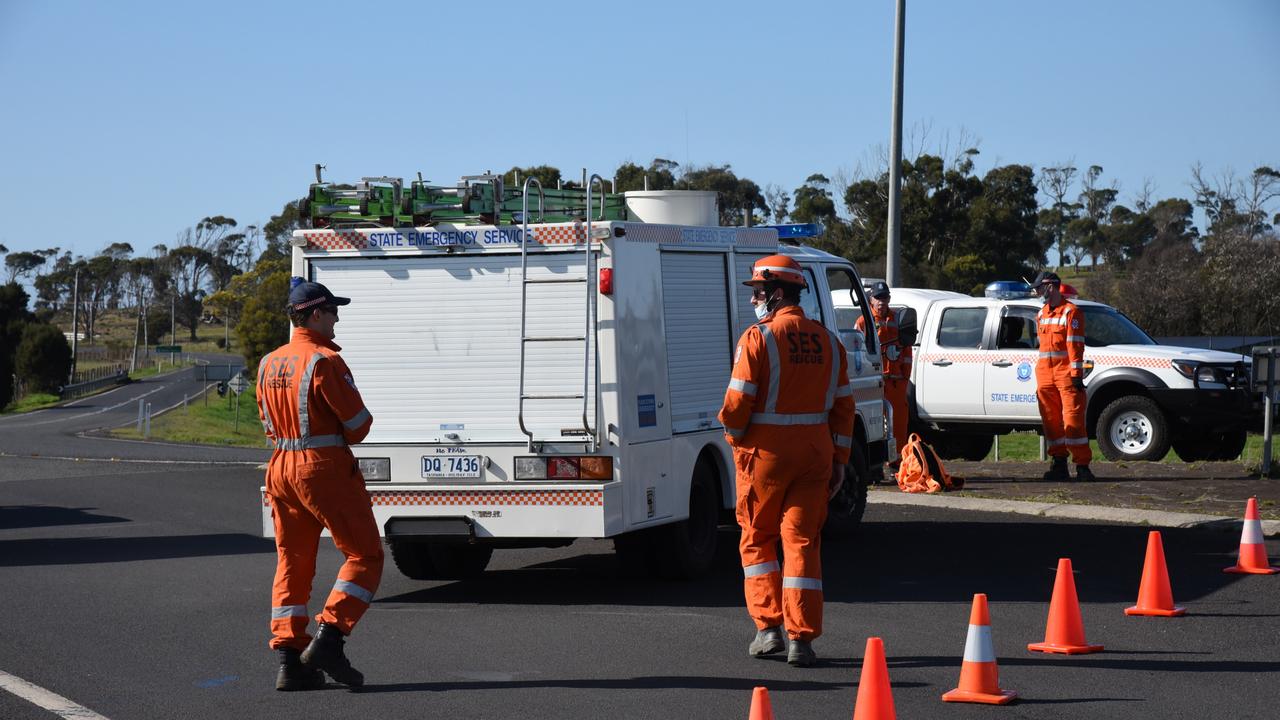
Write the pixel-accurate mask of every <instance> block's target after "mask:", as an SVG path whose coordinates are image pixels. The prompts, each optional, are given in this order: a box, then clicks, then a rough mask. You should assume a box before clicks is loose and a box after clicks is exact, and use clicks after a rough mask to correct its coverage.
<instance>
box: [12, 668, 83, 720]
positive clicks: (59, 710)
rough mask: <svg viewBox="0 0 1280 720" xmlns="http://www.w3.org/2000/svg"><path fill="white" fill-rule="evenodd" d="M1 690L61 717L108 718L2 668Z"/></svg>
mask: <svg viewBox="0 0 1280 720" xmlns="http://www.w3.org/2000/svg"><path fill="white" fill-rule="evenodd" d="M0 690H8V691H9V692H11V693H13V694H14V695H17V696H18V697H20V698H22V699H23V700H26V701H27V702H29V703H32V704H33V705H38V706H39V707H42V708H44V709H45V710H48V711H49V712H51V713H54V714H55V715H58V716H59V717H64V718H75V720H108V718H106V717H105V716H102V715H99V714H98V713H96V712H94V711H92V710H90V709H89V708H87V707H85V706H83V705H77V704H76V703H73V702H71V701H70V700H68V699H66V698H64V697H62V696H61V695H59V694H57V693H55V692H51V691H49V690H45V689H44V688H42V687H40V686H39V685H35V684H32V683H29V682H27V681H26V680H23V679H22V678H20V677H18V676H16V675H10V674H9V673H7V672H5V671H3V670H0Z"/></svg>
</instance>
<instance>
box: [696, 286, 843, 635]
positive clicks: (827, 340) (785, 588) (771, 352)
mask: <svg viewBox="0 0 1280 720" xmlns="http://www.w3.org/2000/svg"><path fill="white" fill-rule="evenodd" d="M853 414H854V405H853V390H852V388H851V387H850V385H849V378H848V360H847V358H846V356H845V350H844V346H843V345H842V344H841V343H840V340H839V339H838V338H837V337H836V336H835V335H833V334H832V333H831V332H829V331H828V330H827V329H826V328H825V327H823V326H822V325H821V324H820V323H817V322H815V321H813V320H809V319H808V318H806V317H805V316H804V311H803V310H801V309H800V308H799V307H796V306H788V307H783V308H779V309H778V310H777V311H775V312H774V313H773V314H772V315H769V316H768V317H766V318H765V319H764V320H762V321H760V322H758V323H756V324H755V325H752V326H751V327H749V328H747V331H746V332H744V333H743V334H742V338H741V339H739V340H738V349H737V351H736V354H735V356H734V364H733V374H732V378H731V379H730V381H729V389H728V390H727V391H726V392H725V397H724V406H723V407H722V408H721V409H720V415H719V417H720V422H721V423H722V424H723V425H724V429H725V434H726V435H727V437H728V440H729V444H730V445H732V446H733V448H734V452H733V458H734V464H735V465H736V466H737V496H738V497H737V517H738V524H739V525H741V526H742V542H741V544H740V547H739V551H740V552H741V555H742V566H743V567H742V569H743V574H744V576H745V579H744V590H745V593H746V599H747V611H748V612H750V614H751V617H752V619H754V620H755V623H756V627H757V628H758V629H761V630H763V629H764V628H768V627H775V626H777V625H781V624H782V621H783V619H784V617H785V619H786V627H787V634H788V635H789V636H790V637H791V638H792V639H799V640H812V639H814V638H816V637H818V636H819V635H821V634H822V557H821V550H822V544H821V541H822V524H823V523H824V522H825V521H826V519H827V483H828V481H830V479H831V466H832V463H847V462H849V452H850V448H851V447H852V445H853ZM779 538H781V539H782V552H783V557H784V561H783V567H779V565H778V557H777V545H778V539H779Z"/></svg>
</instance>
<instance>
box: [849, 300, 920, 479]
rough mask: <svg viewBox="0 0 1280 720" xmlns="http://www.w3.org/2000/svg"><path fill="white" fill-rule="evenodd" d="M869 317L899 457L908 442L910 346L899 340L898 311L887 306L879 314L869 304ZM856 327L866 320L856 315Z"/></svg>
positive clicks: (863, 326)
mask: <svg viewBox="0 0 1280 720" xmlns="http://www.w3.org/2000/svg"><path fill="white" fill-rule="evenodd" d="M871 317H872V318H873V319H874V320H875V323H876V338H877V339H879V341H880V358H881V361H882V362H883V363H884V370H883V373H884V399H885V400H888V401H889V406H890V407H892V408H893V439H894V442H896V443H897V446H898V448H897V450H898V454H897V455H895V456H894V457H895V458H898V457H902V448H903V447H904V446H906V444H907V418H908V415H907V389H908V387H909V386H910V383H911V346H910V345H903V344H902V343H900V342H898V320H899V318H900V317H901V314H900V313H898V312H894V310H893V309H891V308H888V307H886V308H885V311H884V312H883V313H881V314H877V313H876V309H875V305H872V306H871ZM856 327H857V329H858V330H863V328H865V327H866V324H865V323H864V322H863V319H862V318H858V322H857V325H856Z"/></svg>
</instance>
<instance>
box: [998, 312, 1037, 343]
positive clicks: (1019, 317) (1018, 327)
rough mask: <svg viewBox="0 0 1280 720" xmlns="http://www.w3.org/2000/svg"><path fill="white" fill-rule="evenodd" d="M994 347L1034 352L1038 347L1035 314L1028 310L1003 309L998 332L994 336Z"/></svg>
mask: <svg viewBox="0 0 1280 720" xmlns="http://www.w3.org/2000/svg"><path fill="white" fill-rule="evenodd" d="M996 347H997V348H1000V349H1001V350H1035V349H1037V348H1039V347H1040V341H1039V339H1038V338H1037V337H1036V313H1035V311H1034V310H1032V309H1030V308H1020V307H1010V308H1005V315H1004V317H1002V318H1000V332H999V333H998V334H997V335H996Z"/></svg>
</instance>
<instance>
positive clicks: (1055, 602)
mask: <svg viewBox="0 0 1280 720" xmlns="http://www.w3.org/2000/svg"><path fill="white" fill-rule="evenodd" d="M1027 649H1028V650H1035V651H1037V652H1047V653H1063V654H1066V655H1083V654H1084V653H1091V652H1098V651H1099V650H1101V649H1102V646H1101V645H1089V644H1087V643H1086V642H1085V641H1084V620H1082V619H1081V618H1080V600H1079V599H1077V598H1076V581H1075V579H1074V578H1073V577H1072V576H1071V559H1070V558H1058V577H1057V579H1056V580H1054V582H1053V598H1052V599H1050V600H1049V622H1048V624H1047V625H1046V626H1045V630H1044V642H1042V643H1031V644H1029V645H1027Z"/></svg>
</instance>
